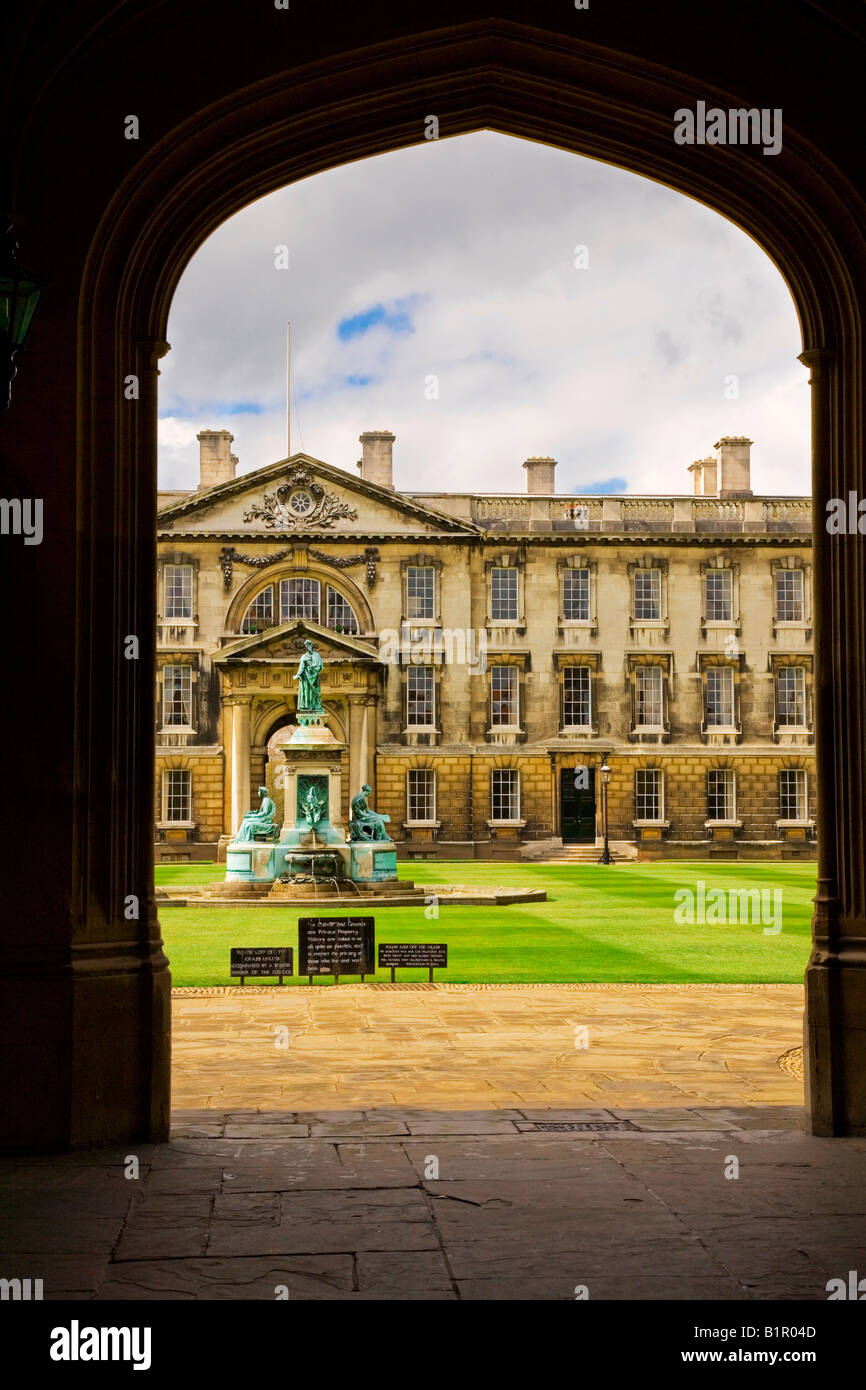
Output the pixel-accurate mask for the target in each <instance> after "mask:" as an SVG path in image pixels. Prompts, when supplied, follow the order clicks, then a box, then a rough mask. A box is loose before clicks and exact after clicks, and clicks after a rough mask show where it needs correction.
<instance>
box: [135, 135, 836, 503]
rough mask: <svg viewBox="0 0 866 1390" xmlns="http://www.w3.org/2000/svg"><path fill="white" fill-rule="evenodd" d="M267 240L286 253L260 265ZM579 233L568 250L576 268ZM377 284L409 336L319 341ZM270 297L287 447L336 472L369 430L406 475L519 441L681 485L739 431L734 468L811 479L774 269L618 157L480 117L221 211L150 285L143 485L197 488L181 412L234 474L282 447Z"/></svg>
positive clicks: (576, 476) (568, 464) (425, 473)
mask: <svg viewBox="0 0 866 1390" xmlns="http://www.w3.org/2000/svg"><path fill="white" fill-rule="evenodd" d="M281 243H284V244H286V245H288V246H289V250H290V257H291V268H290V269H289V270H287V271H279V270H276V269H275V268H274V248H275V246H277V245H279V244H281ZM580 244H583V245H586V246H587V247H588V248H589V266H588V268H587V269H575V266H574V248H575V246H577V245H580ZM398 301H410V302H411V305H412V308H411V314H412V324H413V331H412V332H411V333H392V332H389V331H388V330H387V329H386V328H384V327H382V326H378V327H375V328H372V329H371V330H370V331H369V332H367V333H366V334H364V335H363V336H360V337H354V338H351V339H349V340H347V341H341V340H340V339H339V338H338V336H337V326H338V324H339V323H340V322H341V321H343V320H344V319H346V318H350V317H352V316H354V315H356V314H360V313H364V312H365V311H367V310H369V309H370V308H372V307H373V306H374V305H376V304H380V303H382V304H385V305H386V306H387V307H388V308H389V309H393V307H394V305H395V303H397V302H398ZM289 318H290V319H291V321H292V347H293V381H294V392H295V397H296V406H295V409H294V410H293V421H292V448H293V450H296V449H299V448H301V447H303V448H304V450H305V451H306V452H307V453H310V454H313V455H315V456H317V457H319V458H322V459H325V460H327V461H328V462H330V463H333V464H336V465H337V466H340V467H343V468H346V469H347V470H349V471H350V472H352V473H353V474H354V473H355V468H354V464H355V460H356V459H357V458H358V455H359V449H360V446H359V444H358V435H359V434H360V433H361V432H362V431H363V430H365V429H376V428H382V427H387V428H390V429H392V430H394V432H395V434H396V435H397V443H396V446H395V475H396V478H395V480H396V482H397V485H398V487H399V486H403V487H405V488H407V489H416V490H419V491H423V490H427V491H435V490H437V489H442V488H452V489H455V490H470V489H477V490H498V489H509V490H514V491H522V490H523V488H524V486H525V475H524V472H523V470H522V468H521V466H520V465H521V463H522V461H523V459H524V458H525V457H527V455H529V454H551V455H553V456H554V457H555V458H556V459H557V460H558V461H559V468H558V470H557V471H558V487H559V488H560V490H562V491H567V490H570V489H572V488H574V487H577V486H580V485H588V484H591V483H592V482H593V481H596V480H603V479H607V478H610V477H614V476H619V477H623V478H625V479H626V481H627V485H628V487H629V489H630V490H631V491H643V490H647V491H657V492H664V491H679V492H685V491H687V490H688V487H689V475H688V474H687V472H686V468H687V466H688V464H689V463H690V462H691V461H692V460H693V459H695V458H698V457H701V456H703V455H704V454H706V453H707V452H709V450H710V449H711V448H712V445H713V444H714V443H715V441H716V440H717V439H718V438H719V436H720V435H721V434H725V433H745V434H749V435H750V437H751V438H752V439H754V440H755V441H756V444H755V449H754V450H753V486H754V487H755V488H756V489H758V490H762V491H775V490H778V491H783V490H784V491H785V492H796V491H801V492H806V491H808V490H809V486H810V484H809V410H808V387H807V384H806V372H805V369H804V368H802V367H801V366H800V365H799V364H798V363H797V362H796V356H797V353H798V352H799V351H800V350H801V343H800V337H799V329H798V324H797V318H796V314H795V310H794V305H793V301H792V300H791V297H790V295H789V293H788V290H787V288H786V286H785V284H784V282H783V280H782V278H781V276H780V274H779V272H778V271H777V270H776V268H775V267H774V266H773V264H772V263H771V262H770V260H769V259H768V258H767V256H766V255H765V254H764V253H763V252H762V251H761V250H760V248H759V247H758V246H756V244H755V243H754V242H753V241H752V240H751V239H750V238H749V237H748V236H746V234H745V233H743V232H741V231H740V230H739V229H738V228H736V227H734V226H733V225H732V224H731V223H730V222H727V221H726V220H725V219H723V218H721V217H720V216H718V215H717V214H716V213H714V212H711V211H710V210H709V209H707V208H705V207H703V206H702V205H701V204H699V203H697V202H694V201H693V200H691V199H688V198H685V197H683V196H682V195H680V194H678V193H674V192H673V191H671V190H669V189H666V188H663V187H662V186H660V185H658V184H655V183H653V182H651V181H649V180H646V179H642V178H640V177H638V176H637V175H634V174H631V173H627V172H625V171H624V170H620V169H616V168H613V167H611V166H607V165H603V164H599V163H597V162H595V161H591V160H585V159H580V158H578V157H576V156H574V155H572V154H569V153H565V152H563V151H560V150H555V149H552V148H550V147H547V146H542V145H537V144H533V143H531V142H526V141H521V140H516V139H512V138H510V137H507V136H503V135H497V134H493V133H491V132H482V133H479V134H476V135H471V136H461V137H459V138H458V139H453V140H440V141H438V142H425V143H424V144H422V145H420V146H417V147H414V148H411V149H408V150H401V151H398V152H395V153H392V154H388V155H383V156H378V157H376V158H374V159H370V160H364V161H360V162H358V163H355V164H350V165H346V166H345V167H343V168H340V169H334V170H331V171H329V172H328V173H326V174H321V175H318V176H316V177H315V178H311V179H308V180H305V181H303V182H301V183H298V184H295V185H293V186H292V187H290V188H287V189H283V190H281V191H280V192H279V193H275V194H273V195H271V196H270V197H268V198H263V199H261V200H260V201H259V202H257V203H254V204H253V205H251V206H250V207H249V208H247V209H245V210H244V211H243V212H242V213H239V214H238V215H237V216H236V217H234V218H232V219H231V220H230V221H229V222H227V223H225V224H224V225H223V226H222V227H221V228H219V229H218V231H217V232H215V233H214V234H213V236H211V237H210V239H209V240H208V241H207V242H206V243H205V244H204V245H203V246H202V247H201V248H200V250H199V252H198V253H197V255H196V256H195V257H194V258H193V259H192V261H191V262H190V264H189V266H188V268H187V270H186V272H185V274H184V277H183V279H182V280H181V283H180V285H179V287H178V290H177V293H176V296H175V300H174V303H173V305H172V312H171V318H170V323H169V339H170V341H171V342H172V351H171V353H170V354H169V355H168V357H166V358H165V359H163V362H162V363H161V364H160V365H161V371H162V376H161V378H160V389H161V401H160V404H161V410H162V411H163V412H164V413H165V415H166V416H167V418H165V419H163V420H162V421H161V428H160V466H161V485H162V486H164V487H171V486H174V487H178V486H180V487H183V486H186V487H194V486H195V485H196V482H197V476H198V464H197V458H198V446H197V444H196V442H195V433H196V431H197V430H199V429H201V428H203V427H204V426H212V427H214V428H221V427H224V428H228V429H230V430H231V431H232V433H233V434H234V435H235V443H234V445H233V448H234V451H235V452H236V453H237V454H238V455H239V458H240V468H241V471H242V472H246V471H250V470H252V469H254V468H260V467H263V466H264V465H266V464H268V463H270V462H273V460H274V459H277V458H280V457H283V456H284V455H285V452H286V449H285V404H284V391H285V322H286V320H287V319H289ZM430 374H436V375H437V376H438V377H439V379H440V396H439V399H438V400H435V401H430V400H427V399H425V395H424V383H425V378H426V377H427V376H429V375H430ZM731 375H735V376H736V377H737V378H738V382H739V398H738V399H736V400H728V399H726V396H725V383H726V379H727V378H729V377H730V376H731ZM353 376H354V377H362V378H363V377H371V378H372V382H371V384H369V385H367V386H353V385H349V384H347V380H346V379H347V378H349V377H353ZM238 404H246V405H254V406H255V407H256V408H257V409H258V410H259V411H260V413H256V414H251V413H231V409H230V408H231V407H232V406H233V405H235V406H236V405H238Z"/></svg>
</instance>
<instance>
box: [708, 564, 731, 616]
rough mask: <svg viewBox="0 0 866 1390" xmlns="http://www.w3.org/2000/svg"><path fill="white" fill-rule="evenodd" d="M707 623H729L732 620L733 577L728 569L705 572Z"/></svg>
mask: <svg viewBox="0 0 866 1390" xmlns="http://www.w3.org/2000/svg"><path fill="white" fill-rule="evenodd" d="M706 586H707V622H710V623H730V622H732V621H733V618H734V576H733V572H732V571H731V570H729V569H709V570H707V572H706Z"/></svg>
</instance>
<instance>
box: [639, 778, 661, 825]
mask: <svg viewBox="0 0 866 1390" xmlns="http://www.w3.org/2000/svg"><path fill="white" fill-rule="evenodd" d="M662 791H663V787H662V774H661V772H660V771H659V770H658V769H657V768H643V767H642V768H638V770H637V771H636V772H635V775H634V799H635V813H636V814H635V819H636V820H661V818H662V806H663V801H662Z"/></svg>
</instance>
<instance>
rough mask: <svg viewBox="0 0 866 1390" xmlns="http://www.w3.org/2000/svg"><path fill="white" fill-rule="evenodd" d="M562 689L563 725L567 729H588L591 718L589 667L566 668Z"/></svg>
mask: <svg viewBox="0 0 866 1390" xmlns="http://www.w3.org/2000/svg"><path fill="white" fill-rule="evenodd" d="M563 674H564V681H563V687H562V723H563V727H564V728H566V729H570V728H586V727H587V726H588V725H589V724H591V723H592V720H591V717H590V671H589V667H588V666H566V668H565V671H564V673H563Z"/></svg>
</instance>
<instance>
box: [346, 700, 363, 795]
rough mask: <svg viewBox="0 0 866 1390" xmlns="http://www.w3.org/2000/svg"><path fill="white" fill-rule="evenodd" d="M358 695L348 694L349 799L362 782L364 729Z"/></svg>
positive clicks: (361, 705) (357, 790) (355, 793)
mask: <svg viewBox="0 0 866 1390" xmlns="http://www.w3.org/2000/svg"><path fill="white" fill-rule="evenodd" d="M361 700H362V697H361V696H360V695H350V696H349V799H350V800H351V798H352V797H353V796H357V795H358V792H359V791H360V790H361V787H362V786H363V783H364V776H363V775H362V772H361V748H362V744H363V742H364V737H365V731H366V720H365V711H364V706H363V704H362V703H361Z"/></svg>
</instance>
